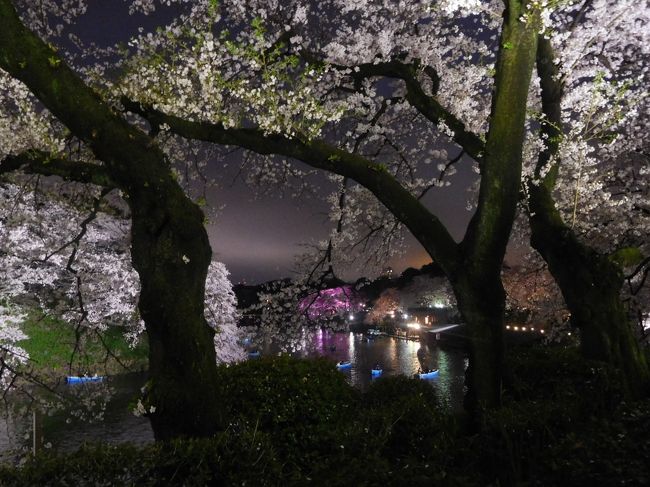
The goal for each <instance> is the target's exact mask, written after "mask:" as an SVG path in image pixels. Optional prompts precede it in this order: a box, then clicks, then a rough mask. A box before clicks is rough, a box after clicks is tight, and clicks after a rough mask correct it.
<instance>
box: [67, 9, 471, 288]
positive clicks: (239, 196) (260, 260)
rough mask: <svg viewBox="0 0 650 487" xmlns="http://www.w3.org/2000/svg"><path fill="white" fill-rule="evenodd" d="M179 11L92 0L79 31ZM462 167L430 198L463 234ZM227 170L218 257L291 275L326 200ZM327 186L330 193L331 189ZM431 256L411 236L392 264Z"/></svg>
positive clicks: (119, 27)
mask: <svg viewBox="0 0 650 487" xmlns="http://www.w3.org/2000/svg"><path fill="white" fill-rule="evenodd" d="M173 13H174V8H171V9H163V10H162V11H159V12H158V13H156V14H155V15H153V16H150V17H144V16H142V15H134V16H129V15H128V14H127V10H126V3H125V2H121V1H116V0H97V1H96V2H91V4H90V8H89V11H88V13H87V14H85V15H84V16H83V17H81V18H80V19H79V22H78V24H77V25H76V26H75V27H74V28H73V31H74V32H75V33H76V34H77V35H79V36H80V37H81V38H82V39H84V40H86V41H88V40H92V41H94V42H96V43H97V44H98V45H101V46H107V45H112V44H114V43H116V42H123V41H125V40H127V39H128V37H129V36H130V35H132V34H134V33H135V32H136V31H137V28H138V27H139V26H141V25H143V26H145V28H150V27H151V26H155V25H156V24H157V23H162V22H164V20H165V18H166V17H167V18H168V17H169V16H170V15H173ZM231 166H233V167H234V164H233V165H231ZM458 169H459V171H458V174H457V175H456V176H455V177H454V179H453V181H454V182H455V184H453V185H452V186H451V187H448V188H436V190H434V191H431V192H430V194H429V195H427V198H426V201H425V203H426V205H427V207H429V208H430V209H433V210H434V211H435V213H436V214H437V215H438V216H439V217H440V219H441V220H442V221H443V223H445V224H446V225H447V226H448V228H449V229H450V231H451V233H452V235H453V236H454V238H456V239H457V240H458V239H460V238H461V237H462V235H463V233H464V229H465V227H466V225H467V222H468V221H469V218H470V216H471V214H470V213H469V212H468V211H467V210H466V209H465V206H466V201H467V198H468V193H467V191H466V190H465V188H467V186H468V185H469V183H470V182H471V181H473V180H474V179H475V177H476V175H475V174H473V173H472V171H471V170H470V165H469V164H464V165H460V166H458ZM230 171H233V169H230ZM221 176H224V177H222V178H220V179H221V180H222V182H223V184H222V185H221V187H220V188H218V189H215V190H214V191H213V192H212V194H211V195H210V198H209V200H210V203H212V204H215V205H217V206H221V205H224V208H223V210H221V211H220V212H219V214H218V215H217V217H216V218H213V219H212V221H211V223H210V225H209V228H208V231H209V235H210V241H211V243H212V247H213V251H214V254H215V259H218V260H220V261H222V262H224V263H225V264H226V266H227V267H228V269H229V270H230V272H231V279H232V281H233V282H234V283H237V282H241V281H243V280H245V281H246V282H247V283H257V282H262V281H265V280H269V279H275V278H282V277H289V276H291V270H292V267H293V263H294V258H295V255H296V254H298V253H300V251H301V244H304V243H309V242H314V241H318V240H321V239H323V238H325V237H326V235H327V233H328V226H327V223H328V222H327V217H326V210H327V208H326V204H325V203H324V202H323V201H322V200H319V199H318V198H301V199H291V198H284V199H283V198H280V197H277V196H268V195H267V196H257V197H256V195H255V191H254V190H253V189H252V188H250V187H248V186H247V185H245V184H244V183H243V182H242V181H241V180H238V181H236V182H234V183H232V182H231V181H232V176H233V174H228V173H226V174H221ZM322 185H323V186H326V182H325V178H322ZM321 192H322V193H323V194H327V193H328V192H329V191H327V190H322V191H321ZM430 260H431V259H430V258H429V257H428V255H427V254H426V252H424V250H423V249H422V247H421V246H420V245H419V244H418V243H417V242H416V241H414V239H412V238H409V239H408V242H407V249H406V253H405V255H404V256H403V257H401V258H398V259H393V260H392V261H391V262H388V263H387V265H391V266H392V267H393V268H394V270H395V271H396V272H401V271H402V270H403V269H404V268H406V267H409V266H411V267H420V266H422V265H424V264H426V263H428V262H430ZM346 277H348V278H350V277H358V276H346Z"/></svg>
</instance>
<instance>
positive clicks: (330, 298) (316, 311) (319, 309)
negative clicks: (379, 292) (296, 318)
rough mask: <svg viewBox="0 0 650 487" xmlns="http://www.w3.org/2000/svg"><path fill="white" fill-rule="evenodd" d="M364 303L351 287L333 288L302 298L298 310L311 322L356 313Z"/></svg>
mask: <svg viewBox="0 0 650 487" xmlns="http://www.w3.org/2000/svg"><path fill="white" fill-rule="evenodd" d="M363 305H364V302H363V300H362V299H361V297H360V296H359V293H357V292H356V291H355V290H354V289H353V288H352V286H341V287H334V288H331V289H323V290H321V291H318V292H315V293H312V294H309V295H308V296H306V297H304V298H302V300H301V301H300V304H299V305H298V309H299V310H300V312H301V313H307V316H308V317H309V319H311V320H317V319H322V318H333V317H334V316H341V315H343V314H344V313H356V312H357V311H360V310H362V309H363Z"/></svg>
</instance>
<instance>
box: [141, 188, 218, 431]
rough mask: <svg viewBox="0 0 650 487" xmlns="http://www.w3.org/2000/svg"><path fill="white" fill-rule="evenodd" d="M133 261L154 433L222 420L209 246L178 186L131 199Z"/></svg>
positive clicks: (204, 427)
mask: <svg viewBox="0 0 650 487" xmlns="http://www.w3.org/2000/svg"><path fill="white" fill-rule="evenodd" d="M131 205H132V208H133V227H132V252H131V255H132V261H133V266H134V268H135V269H136V270H137V271H138V274H139V275H140V283H141V292H140V303H139V308H140V313H141V315H142V318H143V320H144V322H145V325H146V329H147V334H148V336H149V375H150V382H149V385H148V390H147V397H146V401H145V404H146V406H147V407H148V408H149V409H150V408H151V406H153V407H154V408H155V409H153V412H152V413H150V414H149V417H150V419H151V424H152V427H153V430H154V435H155V437H156V439H157V440H164V439H170V438H174V437H178V436H208V435H212V434H214V433H215V432H216V431H217V429H218V428H219V426H220V421H219V420H220V418H219V416H218V414H217V413H218V411H219V408H218V403H217V389H216V387H217V379H216V358H215V352H214V342H213V336H214V334H213V331H212V329H211V328H210V327H209V326H208V324H207V322H206V320H205V318H204V314H203V312H204V303H203V301H204V293H205V278H206V274H207V269H208V266H209V264H210V259H211V250H210V245H209V242H208V238H207V234H206V232H205V230H204V227H203V222H202V220H203V214H202V213H201V211H200V210H199V209H198V208H197V207H196V206H195V205H194V204H193V203H192V202H191V201H189V200H188V199H187V198H186V197H185V195H184V194H183V193H182V191H181V190H180V188H178V190H177V191H173V192H172V194H167V195H164V194H160V193H156V192H154V191H144V192H142V194H138V195H137V196H135V197H133V198H131Z"/></svg>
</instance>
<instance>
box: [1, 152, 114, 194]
mask: <svg viewBox="0 0 650 487" xmlns="http://www.w3.org/2000/svg"><path fill="white" fill-rule="evenodd" d="M19 170H20V171H24V172H26V173H31V174H41V175H43V176H59V177H61V178H63V179H65V180H68V181H76V182H79V183H91V184H96V185H97V186H102V187H104V188H115V187H116V186H117V185H116V184H115V182H114V181H113V179H112V178H111V176H110V174H109V173H108V171H106V169H105V168H104V167H103V166H98V165H95V164H89V163H85V162H77V161H71V160H69V159H62V158H59V157H53V156H51V155H50V154H48V153H46V152H43V151H38V150H29V151H27V152H23V153H22V154H19V155H16V156H8V157H6V158H5V159H4V160H2V161H0V174H4V173H8V172H13V171H19Z"/></svg>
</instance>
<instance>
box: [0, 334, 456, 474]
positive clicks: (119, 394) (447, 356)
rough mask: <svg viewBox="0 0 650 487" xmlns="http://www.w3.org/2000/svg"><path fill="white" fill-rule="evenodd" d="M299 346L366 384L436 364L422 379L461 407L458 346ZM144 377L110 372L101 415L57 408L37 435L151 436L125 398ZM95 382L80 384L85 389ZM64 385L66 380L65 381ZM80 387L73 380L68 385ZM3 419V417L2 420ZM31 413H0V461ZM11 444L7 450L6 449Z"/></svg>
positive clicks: (364, 342)
mask: <svg viewBox="0 0 650 487" xmlns="http://www.w3.org/2000/svg"><path fill="white" fill-rule="evenodd" d="M300 345H301V350H300V351H299V352H295V353H294V355H297V356H301V357H314V356H325V357H328V358H330V359H331V360H332V363H335V362H338V361H339V360H350V361H351V362H352V367H351V368H350V369H344V370H342V371H341V374H344V375H345V376H346V377H347V378H348V380H349V381H350V383H351V384H352V385H354V386H355V387H359V388H360V389H362V390H364V389H366V388H367V387H368V386H369V385H370V384H371V383H372V381H374V380H382V377H386V376H394V375H399V374H402V375H406V376H413V374H415V373H416V372H417V370H418V368H420V367H429V368H438V369H439V370H440V373H439V374H438V376H437V377H435V378H433V379H429V380H427V381H426V382H427V383H429V384H431V386H432V387H433V388H434V389H435V390H436V392H437V395H438V397H439V398H440V400H441V402H443V403H444V404H445V405H447V406H448V407H450V408H451V409H454V410H460V409H461V408H462V399H463V381H464V370H465V367H466V361H465V359H464V356H463V354H462V353H460V352H456V351H444V350H440V349H438V348H430V347H428V346H427V345H426V344H424V343H420V342H417V341H410V340H400V339H396V338H389V337H377V338H374V339H367V338H365V337H364V336H363V335H362V334H354V333H342V332H338V333H334V332H331V331H324V330H317V331H313V332H308V331H305V332H304V334H303V336H301V337H300ZM279 351H280V349H279V347H277V346H273V345H268V346H266V347H263V348H262V355H269V354H276V353H278V352H279ZM377 363H380V364H381V365H382V366H383V370H384V372H383V374H382V376H380V377H379V378H373V377H372V375H371V373H370V370H371V368H372V367H373V366H374V365H375V364H377ZM145 380H146V376H145V374H128V375H122V376H115V377H110V378H109V380H108V382H107V383H106V384H104V385H101V387H104V386H108V385H110V389H111V390H112V396H111V399H110V401H109V403H108V405H107V408H106V410H105V414H104V419H103V421H99V422H93V423H88V422H84V421H79V420H76V419H73V420H72V421H71V422H68V421H69V419H70V413H71V411H70V410H67V411H60V412H58V413H56V414H54V415H52V416H44V417H43V421H42V424H43V428H42V433H43V438H44V442H45V443H51V444H52V445H53V448H55V449H57V450H59V451H74V450H76V449H77V448H79V447H80V446H81V445H82V444H83V443H84V442H102V443H113V444H115V443H123V442H131V443H136V444H144V443H149V442H151V441H153V434H152V431H151V426H150V425H149V421H148V420H147V419H145V418H138V417H135V416H134V415H133V414H132V412H131V411H130V407H129V404H130V403H132V402H133V401H134V399H135V398H136V397H137V396H138V393H139V389H140V387H142V385H143V384H144V382H145ZM98 385H100V384H88V385H81V386H80V387H81V388H84V387H87V388H88V389H89V391H93V390H96V386H98ZM65 387H70V386H65ZM72 387H73V388H74V387H76V388H77V389H75V391H76V392H81V390H82V389H79V386H72ZM5 419H6V421H3V420H5ZM31 419H32V418H31V416H21V415H17V414H14V415H11V416H10V417H9V418H0V422H1V423H2V424H0V461H11V460H12V459H13V458H16V450H18V449H21V448H25V447H26V446H27V445H29V444H30V443H31V432H32V425H31ZM12 450H13V453H12V452H11V451H12Z"/></svg>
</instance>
